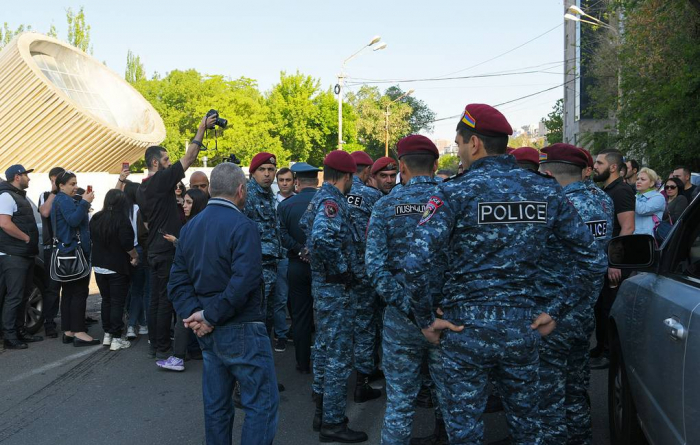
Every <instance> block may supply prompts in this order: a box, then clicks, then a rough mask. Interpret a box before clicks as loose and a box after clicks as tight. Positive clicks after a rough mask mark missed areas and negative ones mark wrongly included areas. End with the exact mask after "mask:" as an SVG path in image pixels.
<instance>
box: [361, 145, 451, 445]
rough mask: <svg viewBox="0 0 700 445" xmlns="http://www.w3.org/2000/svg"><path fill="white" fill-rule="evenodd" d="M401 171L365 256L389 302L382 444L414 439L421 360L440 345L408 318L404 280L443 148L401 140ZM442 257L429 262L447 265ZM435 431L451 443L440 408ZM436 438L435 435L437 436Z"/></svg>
mask: <svg viewBox="0 0 700 445" xmlns="http://www.w3.org/2000/svg"><path fill="white" fill-rule="evenodd" d="M397 149H398V156H399V170H400V172H401V179H402V181H403V182H404V186H403V187H402V188H401V189H399V190H397V191H394V192H392V193H390V194H389V195H387V196H385V197H383V198H382V199H380V200H379V201H378V202H377V204H376V205H375V206H374V210H373V211H372V218H371V219H370V223H369V229H368V231H367V233H368V234H367V252H366V254H365V261H366V264H367V274H368V275H369V276H370V278H371V281H372V286H373V287H374V288H375V289H377V292H378V293H379V295H380V296H381V297H382V298H383V299H384V301H385V302H386V305H387V307H386V309H385V311H384V330H383V334H382V349H383V351H384V376H385V377H386V385H387V386H386V388H387V406H386V411H385V414H384V425H383V427H382V442H381V443H382V444H408V443H409V440H410V438H411V430H412V424H413V415H414V412H415V401H416V396H417V395H418V391H419V389H420V387H421V364H422V362H423V359H424V357H425V356H427V355H428V354H429V353H430V354H433V353H434V351H435V347H434V346H433V345H432V344H431V343H429V342H428V341H427V340H426V339H425V337H423V335H422V334H421V332H420V329H418V327H417V326H416V325H415V323H413V322H412V321H411V320H409V318H408V313H409V312H410V309H409V302H408V299H407V298H406V288H405V284H404V274H403V268H404V264H403V262H404V259H405V257H406V254H407V253H408V252H409V247H410V245H411V243H412V242H413V241H414V239H415V238H414V234H413V232H414V230H415V228H416V225H417V223H418V220H419V219H420V217H421V215H422V214H423V212H424V211H425V203H426V202H427V201H428V199H429V198H430V196H432V195H433V194H434V192H435V187H436V186H437V183H438V181H436V180H435V178H434V177H433V175H434V172H435V170H436V169H437V159H438V157H439V152H438V149H437V147H436V146H435V144H433V142H432V141H430V139H428V138H426V137H425V136H420V135H412V136H408V137H405V138H403V139H401V140H400V141H399V142H398V144H397ZM444 266H445V258H444V257H443V256H440V257H439V258H436V261H433V262H432V263H431V264H430V267H431V268H433V269H434V270H437V269H444ZM433 277H434V278H435V280H434V282H433V286H432V289H431V290H432V292H433V293H434V297H433V301H435V302H438V301H439V299H440V298H439V296H440V289H439V287H440V284H441V281H442V275H441V274H440V273H438V272H436V273H434V274H433ZM436 417H437V419H436V420H437V421H436V425H437V426H436V434H435V435H434V437H433V438H431V442H432V443H447V436H446V433H445V427H444V422H442V419H441V418H440V417H441V416H439V410H436ZM433 439H435V440H434V441H433Z"/></svg>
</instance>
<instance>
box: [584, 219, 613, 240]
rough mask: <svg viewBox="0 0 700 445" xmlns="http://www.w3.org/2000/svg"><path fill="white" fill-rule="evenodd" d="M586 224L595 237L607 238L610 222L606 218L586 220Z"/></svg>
mask: <svg viewBox="0 0 700 445" xmlns="http://www.w3.org/2000/svg"><path fill="white" fill-rule="evenodd" d="M586 225H587V226H588V230H590V232H591V235H593V238H595V239H600V238H605V236H606V235H607V234H608V222H607V221H605V220H602V219H601V220H597V221H586Z"/></svg>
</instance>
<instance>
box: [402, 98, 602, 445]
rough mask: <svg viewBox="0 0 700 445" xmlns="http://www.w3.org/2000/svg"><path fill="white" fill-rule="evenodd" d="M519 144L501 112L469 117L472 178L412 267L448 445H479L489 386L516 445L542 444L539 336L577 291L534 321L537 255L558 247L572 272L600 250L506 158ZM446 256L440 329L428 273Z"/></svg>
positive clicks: (550, 190) (451, 198) (460, 179)
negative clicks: (434, 356) (432, 348)
mask: <svg viewBox="0 0 700 445" xmlns="http://www.w3.org/2000/svg"><path fill="white" fill-rule="evenodd" d="M512 133H513V130H512V128H511V126H510V124H509V123H508V121H507V120H506V118H505V117H504V116H503V115H502V114H501V113H500V112H499V111H498V110H496V109H494V108H493V107H491V106H489V105H484V104H470V105H467V107H466V109H465V111H464V114H463V115H462V118H461V119H460V122H459V124H458V126H457V135H456V142H457V145H458V147H459V151H458V153H459V157H460V159H461V160H462V162H463V164H464V167H465V173H464V174H463V175H460V176H457V177H456V178H455V179H453V180H451V181H447V182H444V183H440V184H438V187H437V192H436V193H435V194H434V195H433V196H432V197H431V198H430V199H429V200H428V203H427V205H426V210H425V212H424V213H423V216H422V218H421V220H420V221H419V224H418V227H417V229H416V232H415V235H414V239H415V240H416V242H414V243H413V244H412V245H411V249H410V251H409V254H408V255H407V259H406V283H407V287H408V290H409V296H410V303H411V304H410V308H411V315H412V316H413V317H414V318H415V320H416V322H417V324H418V326H419V327H420V328H421V329H422V330H423V335H425V336H426V338H428V340H430V341H431V342H433V343H435V344H438V343H439V344H440V348H439V361H440V364H441V366H440V370H439V372H436V373H434V378H435V379H436V385H437V387H438V389H439V391H438V394H439V396H440V398H441V400H440V405H441V406H442V407H444V411H443V414H444V416H445V423H446V425H447V432H448V435H449V438H450V443H460V444H480V443H481V442H482V440H483V421H482V413H483V411H484V407H485V404H486V399H487V392H486V385H487V382H488V376H489V374H492V375H494V376H495V381H496V385H497V387H498V390H499V393H501V394H502V395H503V396H504V398H505V402H506V403H505V405H506V418H507V420H508V423H509V426H510V431H511V432H512V434H513V439H514V443H516V444H529V443H537V442H538V436H539V424H538V406H537V396H538V388H537V381H538V374H537V372H538V365H539V358H538V347H539V343H540V336H541V335H547V334H549V333H550V332H551V331H552V330H553V329H554V326H555V320H558V319H559V318H560V316H562V315H565V313H566V311H567V310H569V309H570V308H571V307H572V306H573V303H574V302H573V301H572V299H571V297H570V295H571V293H572V292H571V289H570V287H572V286H573V282H572V281H571V280H566V281H563V282H562V283H559V284H560V292H559V293H557V295H556V296H555V297H553V298H552V299H551V300H549V301H547V304H546V305H544V306H543V310H542V311H541V312H540V311H536V310H535V308H536V306H537V304H538V302H537V301H536V300H535V298H534V297H533V295H535V292H536V287H535V286H534V284H533V283H534V282H535V280H536V279H537V278H538V275H537V267H536V266H537V263H538V262H539V261H540V260H541V258H542V254H543V252H544V249H539V248H534V247H536V246H542V245H544V243H545V242H547V241H549V240H550V236H551V235H554V237H555V238H554V242H557V243H562V244H563V245H564V246H565V248H566V249H571V250H572V251H573V254H574V256H575V258H576V260H575V261H574V262H572V264H571V265H570V267H572V269H575V270H581V271H595V270H596V267H597V263H596V261H597V260H598V251H597V249H598V248H597V246H596V244H595V240H594V239H593V237H592V236H591V234H590V233H589V232H588V230H587V229H586V228H585V226H583V225H582V224H581V220H580V218H579V216H578V214H577V213H576V211H575V209H574V208H573V206H571V205H569V204H568V203H567V202H566V199H565V198H564V196H563V194H562V190H561V187H560V186H559V185H558V184H557V183H556V181H555V180H554V179H552V178H550V177H547V176H545V175H540V174H538V173H536V172H531V171H529V170H525V169H521V168H519V167H518V165H517V164H516V163H515V159H514V158H513V157H512V156H507V155H505V151H506V147H507V144H508V135H510V134H512ZM533 246H534V247H533ZM442 251H446V254H447V257H448V259H449V261H448V263H447V264H448V266H447V270H446V273H445V278H446V280H445V283H444V285H443V286H442V295H443V298H442V303H441V307H442V310H443V312H444V316H443V318H444V319H439V318H436V316H435V311H434V309H433V301H432V299H433V293H432V287H433V284H432V280H431V272H432V268H431V267H429V265H431V264H432V262H433V261H434V259H435V258H436V256H437V255H438V254H439V253H440V252H442ZM456 325H461V326H459V327H457V326H456ZM443 331H444V335H443V338H442V340H440V336H441V334H442V332H443Z"/></svg>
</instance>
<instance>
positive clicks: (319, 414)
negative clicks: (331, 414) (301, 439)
mask: <svg viewBox="0 0 700 445" xmlns="http://www.w3.org/2000/svg"><path fill="white" fill-rule="evenodd" d="M312 397H313V398H314V401H315V402H316V410H315V411H314V423H313V429H314V431H321V420H322V419H323V394H317V393H313V395H312Z"/></svg>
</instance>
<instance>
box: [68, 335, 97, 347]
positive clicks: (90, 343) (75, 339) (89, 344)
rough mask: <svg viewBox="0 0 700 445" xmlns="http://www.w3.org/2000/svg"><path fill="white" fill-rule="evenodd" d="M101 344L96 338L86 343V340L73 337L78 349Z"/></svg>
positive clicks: (74, 344)
mask: <svg viewBox="0 0 700 445" xmlns="http://www.w3.org/2000/svg"><path fill="white" fill-rule="evenodd" d="M101 343H102V342H101V341H99V340H98V339H96V338H93V339H92V340H88V341H85V340H81V339H79V338H78V337H73V346H75V347H76V348H79V347H81V346H95V345H99V344H101Z"/></svg>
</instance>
